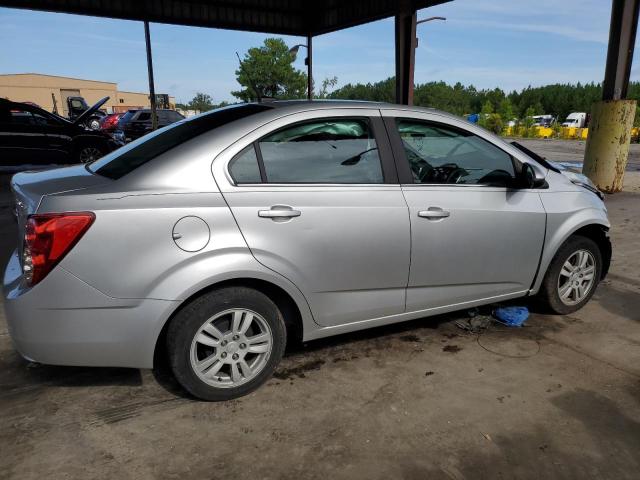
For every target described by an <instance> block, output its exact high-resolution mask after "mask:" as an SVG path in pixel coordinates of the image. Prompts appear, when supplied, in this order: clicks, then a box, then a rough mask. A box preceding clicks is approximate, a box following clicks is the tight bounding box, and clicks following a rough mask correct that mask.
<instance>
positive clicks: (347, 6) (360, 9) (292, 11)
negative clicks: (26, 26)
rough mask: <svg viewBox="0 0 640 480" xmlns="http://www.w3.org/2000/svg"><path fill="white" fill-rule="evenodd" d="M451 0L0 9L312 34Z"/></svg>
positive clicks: (216, 1) (29, 1) (35, 0)
mask: <svg viewBox="0 0 640 480" xmlns="http://www.w3.org/2000/svg"><path fill="white" fill-rule="evenodd" d="M449 1H451V0H0V6H5V7H12V8H24V9H30V10H42V11H50V12H60V13H74V14H80V15H91V16H96V17H109V18H118V19H123V20H142V21H148V22H155V23H169V24H175V25H190V26H196V27H213V28H224V29H230V30H246V31H253V32H264V33H275V34H281V35H297V36H316V35H321V34H324V33H329V32H334V31H336V30H341V29H344V28H348V27H353V26H356V25H361V24H364V23H368V22H373V21H375V20H380V19H383V18H387V17H391V16H395V15H396V14H398V13H401V12H411V11H416V10H419V9H421V8H427V7H431V6H433V5H438V4H441V3H446V2H449Z"/></svg>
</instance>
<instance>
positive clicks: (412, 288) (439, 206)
mask: <svg viewBox="0 0 640 480" xmlns="http://www.w3.org/2000/svg"><path fill="white" fill-rule="evenodd" d="M441 118H442V117H441ZM387 125H388V126H389V129H390V131H391V134H392V135H395V136H396V137H395V141H396V143H395V145H396V147H399V148H396V150H400V152H397V151H396V154H397V156H400V157H402V158H401V161H402V162H405V163H404V166H408V168H406V171H407V172H409V178H408V179H407V178H406V177H405V178H404V179H403V182H402V183H403V185H402V189H403V192H404V195H405V198H406V200H407V204H408V205H409V215H410V218H411V244H412V248H411V272H410V276H409V284H408V289H407V310H408V311H418V310H427V309H437V308H441V307H447V306H448V307H451V306H456V305H459V306H461V307H463V306H464V304H465V303H466V302H477V301H480V300H487V299H494V300H499V299H500V298H507V297H513V296H518V295H521V294H524V293H526V291H527V290H528V289H529V288H530V286H531V284H532V282H533V279H534V277H535V274H536V271H537V268H538V264H539V261H540V255H541V251H542V246H543V243H544V235H545V222H546V215H545V212H544V209H543V206H542V202H541V200H540V197H539V194H538V193H537V192H536V191H534V190H522V189H516V188H513V186H514V180H515V177H516V169H517V168H518V167H517V163H516V162H515V161H514V159H513V158H512V157H511V156H510V155H509V154H508V153H507V152H505V151H504V150H502V149H501V148H499V147H498V146H497V145H495V144H493V143H491V142H490V141H488V140H487V139H484V138H482V137H481V136H479V135H476V134H474V133H472V132H471V131H469V130H466V129H464V128H461V127H460V126H454V125H449V124H447V123H441V122H437V121H428V120H424V119H417V118H395V119H391V121H389V120H387ZM398 153H400V155H398Z"/></svg>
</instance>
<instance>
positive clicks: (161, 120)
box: [113, 108, 185, 143]
mask: <svg viewBox="0 0 640 480" xmlns="http://www.w3.org/2000/svg"><path fill="white" fill-rule="evenodd" d="M157 114H158V128H162V127H166V126H167V125H171V124H172V123H175V122H179V121H180V120H184V118H185V117H184V116H183V115H181V114H180V113H178V112H176V111H175V110H167V109H158V110H157ZM151 131H152V126H151V109H148V108H145V109H140V110H129V111H128V112H127V113H125V114H124V115H123V116H122V117H121V118H120V120H119V121H118V127H117V128H116V130H115V131H114V132H113V135H114V138H116V139H118V140H120V141H123V142H125V143H128V142H131V141H132V140H136V139H138V138H140V137H142V136H143V135H146V134H147V133H149V132H151Z"/></svg>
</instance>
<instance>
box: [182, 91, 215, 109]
mask: <svg viewBox="0 0 640 480" xmlns="http://www.w3.org/2000/svg"><path fill="white" fill-rule="evenodd" d="M187 106H188V108H189V109H190V110H196V111H198V112H206V111H208V110H211V109H212V108H214V106H213V98H211V95H208V94H206V93H202V92H198V93H196V95H195V97H193V98H192V99H191V101H190V102H189V104H188V105H187Z"/></svg>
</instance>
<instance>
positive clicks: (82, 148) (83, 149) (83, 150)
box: [76, 143, 107, 163]
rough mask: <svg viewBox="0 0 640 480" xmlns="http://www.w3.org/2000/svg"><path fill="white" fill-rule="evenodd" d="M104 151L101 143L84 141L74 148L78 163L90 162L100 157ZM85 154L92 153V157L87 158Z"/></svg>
mask: <svg viewBox="0 0 640 480" xmlns="http://www.w3.org/2000/svg"><path fill="white" fill-rule="evenodd" d="M88 152H90V153H88ZM106 152H107V150H106V148H105V147H104V146H102V145H98V144H93V143H84V144H81V145H79V146H78V148H77V149H76V161H77V162H78V163H91V162H93V161H95V160H97V159H99V158H100V157H102V156H103V155H104V154H105V153H106ZM87 155H92V157H91V158H87Z"/></svg>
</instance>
